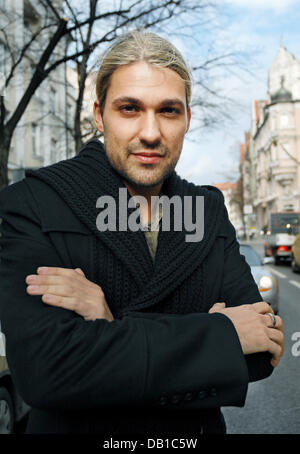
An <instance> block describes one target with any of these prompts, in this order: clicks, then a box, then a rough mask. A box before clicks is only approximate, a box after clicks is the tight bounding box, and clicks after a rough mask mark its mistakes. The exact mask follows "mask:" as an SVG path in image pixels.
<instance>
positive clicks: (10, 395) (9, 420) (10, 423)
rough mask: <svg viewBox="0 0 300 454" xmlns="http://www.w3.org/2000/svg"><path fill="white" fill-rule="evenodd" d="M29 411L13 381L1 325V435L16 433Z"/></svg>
mask: <svg viewBox="0 0 300 454" xmlns="http://www.w3.org/2000/svg"><path fill="white" fill-rule="evenodd" d="M29 410H30V407H29V406H28V405H27V404H26V403H25V402H24V401H23V400H22V398H21V397H20V395H19V394H18V392H17V390H16V387H15V385H14V383H13V381H12V377H11V374H10V371H9V368H8V364H7V360H6V356H5V337H4V334H3V333H2V332H1V323H0V434H13V433H15V430H16V423H21V421H22V422H23V421H24V418H26V416H27V415H28V413H29Z"/></svg>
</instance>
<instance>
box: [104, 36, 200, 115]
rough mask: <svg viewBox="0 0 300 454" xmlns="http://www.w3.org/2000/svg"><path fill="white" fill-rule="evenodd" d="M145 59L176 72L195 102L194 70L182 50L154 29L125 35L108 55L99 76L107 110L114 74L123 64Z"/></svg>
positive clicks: (188, 100) (187, 95) (188, 103)
mask: <svg viewBox="0 0 300 454" xmlns="http://www.w3.org/2000/svg"><path fill="white" fill-rule="evenodd" d="M139 61H145V62H146V63H149V64H150V65H154V66H158V67H161V68H169V69H172V70H173V71H175V72H176V73H177V74H178V75H179V76H180V77H181V78H182V80H183V81H184V83H185V92H186V103H187V106H189V105H190V101H191V89H192V82H191V73H190V70H189V68H188V66H187V64H186V62H185V61H184V59H183V57H182V55H181V53H180V52H179V51H178V49H176V47H175V46H173V44H171V43H170V42H169V41H167V40H166V39H164V38H162V37H160V36H158V35H156V34H154V33H150V32H147V33H145V32H141V31H134V32H130V33H127V34H125V35H123V36H122V37H121V38H119V39H118V40H117V42H115V43H114V44H113V45H112V46H111V47H110V48H109V49H108V50H107V52H106V53H105V54H104V57H103V58H102V62H101V65H100V68H99V71H98V73H97V78H96V96H97V99H98V101H99V105H100V111H101V113H103V110H104V105H105V100H106V93H107V90H108V87H109V82H110V77H111V75H112V74H113V72H114V71H115V70H116V69H117V68H118V67H119V66H122V65H128V64H131V63H136V62H139Z"/></svg>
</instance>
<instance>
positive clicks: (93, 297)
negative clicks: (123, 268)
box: [25, 267, 114, 322]
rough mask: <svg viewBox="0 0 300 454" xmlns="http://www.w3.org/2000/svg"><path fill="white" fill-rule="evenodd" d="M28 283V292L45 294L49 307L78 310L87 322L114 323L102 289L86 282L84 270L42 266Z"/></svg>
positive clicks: (28, 279)
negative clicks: (99, 320) (103, 320)
mask: <svg viewBox="0 0 300 454" xmlns="http://www.w3.org/2000/svg"><path fill="white" fill-rule="evenodd" d="M25 281H26V283H27V284H29V285H28V287H27V293H29V295H42V301H43V302H44V303H46V304H49V305H51V306H57V307H63V308H64V309H69V310H72V311H75V312H76V313H77V314H79V315H81V316H82V317H83V318H84V319H85V320H96V319H97V318H102V319H103V318H104V319H106V320H108V321H109V322H111V321H113V320H114V318H113V315H112V313H111V311H110V309H109V307H108V304H107V302H106V299H105V296H104V293H103V291H102V289H101V287H100V286H99V285H97V284H94V283H93V282H91V281H89V280H88V279H86V277H85V275H84V272H83V271H82V270H81V269H80V268H76V269H75V270H73V269H69V268H56V267H40V268H38V269H37V274H31V275H29V276H26V280H25Z"/></svg>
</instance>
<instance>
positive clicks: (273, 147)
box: [271, 145, 278, 161]
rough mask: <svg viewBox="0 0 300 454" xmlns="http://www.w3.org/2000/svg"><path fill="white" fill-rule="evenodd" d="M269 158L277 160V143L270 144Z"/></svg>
mask: <svg viewBox="0 0 300 454" xmlns="http://www.w3.org/2000/svg"><path fill="white" fill-rule="evenodd" d="M271 159H272V161H277V159H278V147H277V145H273V146H272V150H271Z"/></svg>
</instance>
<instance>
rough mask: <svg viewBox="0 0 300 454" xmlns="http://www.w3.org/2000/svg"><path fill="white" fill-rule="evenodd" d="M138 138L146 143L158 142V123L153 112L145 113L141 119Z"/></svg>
mask: <svg viewBox="0 0 300 454" xmlns="http://www.w3.org/2000/svg"><path fill="white" fill-rule="evenodd" d="M139 139H140V141H141V142H145V143H148V144H149V145H152V144H156V143H160V139H161V131H160V124H159V120H158V118H156V115H155V113H152V112H149V113H145V115H144V116H143V118H142V119H141V125H140V130H139Z"/></svg>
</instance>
